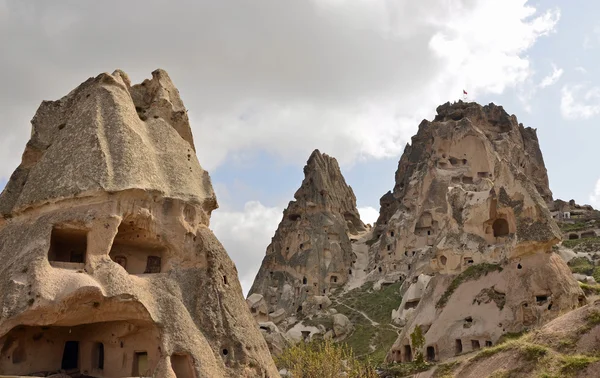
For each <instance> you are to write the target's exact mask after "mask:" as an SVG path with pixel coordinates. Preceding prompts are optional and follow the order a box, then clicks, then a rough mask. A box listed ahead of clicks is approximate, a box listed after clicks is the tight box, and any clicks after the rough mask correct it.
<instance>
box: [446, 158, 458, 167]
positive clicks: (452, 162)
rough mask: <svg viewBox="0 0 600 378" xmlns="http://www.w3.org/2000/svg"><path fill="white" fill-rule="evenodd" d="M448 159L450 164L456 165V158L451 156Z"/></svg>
mask: <svg viewBox="0 0 600 378" xmlns="http://www.w3.org/2000/svg"><path fill="white" fill-rule="evenodd" d="M448 161H450V164H452V165H458V159H457V158H454V157H451V158H450V159H448Z"/></svg>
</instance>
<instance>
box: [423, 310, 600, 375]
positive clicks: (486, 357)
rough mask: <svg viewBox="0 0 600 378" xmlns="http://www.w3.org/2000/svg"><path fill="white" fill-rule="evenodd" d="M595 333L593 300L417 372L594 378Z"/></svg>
mask: <svg viewBox="0 0 600 378" xmlns="http://www.w3.org/2000/svg"><path fill="white" fill-rule="evenodd" d="M599 337H600V301H595V302H593V303H591V304H589V305H587V306H585V307H582V308H579V309H577V310H575V311H571V312H569V313H567V314H565V315H562V316H560V317H558V318H556V319H554V320H552V321H551V322H549V323H548V324H546V325H544V326H543V327H542V328H541V329H538V330H535V331H532V332H529V333H527V334H525V335H522V336H519V335H509V337H507V338H505V339H503V340H501V342H500V343H499V344H498V345H497V346H494V347H491V348H486V349H484V350H482V351H480V352H477V353H469V354H466V355H464V356H460V357H458V358H457V359H456V360H455V361H453V362H450V363H446V364H442V365H438V366H436V367H434V368H433V369H432V371H428V372H426V373H421V374H418V375H417V376H433V377H460V378H479V377H596V376H598V369H600V358H598V354H597V351H598V338H599Z"/></svg>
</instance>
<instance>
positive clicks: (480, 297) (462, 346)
mask: <svg viewBox="0 0 600 378" xmlns="http://www.w3.org/2000/svg"><path fill="white" fill-rule="evenodd" d="M551 201H552V193H551V192H550V190H549V187H548V177H547V174H546V169H545V167H544V162H543V158H542V154H541V152H540V149H539V144H538V140H537V136H536V133H535V130H533V129H531V128H525V127H523V125H521V124H519V123H518V121H517V119H516V117H515V116H509V115H508V114H507V113H506V112H505V111H504V109H503V108H502V107H500V106H496V105H494V104H490V105H487V106H480V105H478V104H476V103H464V102H458V103H454V104H450V103H447V104H445V105H442V106H440V107H438V109H437V116H436V117H435V119H434V120H433V122H430V121H426V120H424V121H423V122H422V123H421V124H420V125H419V130H418V133H417V135H415V136H414V137H413V139H412V144H411V145H409V146H407V147H406V149H405V151H404V154H403V155H402V158H401V159H400V162H399V165H398V170H397V172H396V184H395V187H394V190H393V192H389V193H387V194H386V195H384V196H383V197H382V199H381V211H380V217H379V219H378V221H377V225H376V227H375V229H374V237H373V239H372V240H371V241H370V244H371V247H370V258H371V260H370V265H369V268H368V269H369V271H370V272H372V273H370V274H371V275H372V276H373V278H375V277H376V276H377V275H379V277H380V279H385V277H387V276H397V275H398V274H399V275H400V277H401V278H404V279H405V282H404V284H403V285H402V288H401V292H400V294H401V295H402V296H403V298H402V304H401V305H400V307H399V308H398V310H397V311H395V312H394V314H393V316H394V319H395V322H396V324H397V325H398V326H400V327H402V331H401V332H400V335H399V337H398V339H397V341H396V343H395V344H394V346H393V348H392V350H391V351H390V353H389V355H388V359H389V360H392V361H410V360H411V359H412V358H413V356H414V354H415V353H416V352H417V351H415V350H414V349H413V346H412V344H411V340H410V339H411V338H410V335H411V334H412V333H413V332H414V330H415V327H420V328H421V330H422V331H423V333H424V336H425V346H424V348H423V351H422V352H423V353H425V354H426V355H427V357H428V358H429V359H430V360H445V359H447V358H449V357H452V356H454V355H456V354H460V353H463V352H467V351H470V350H476V349H479V348H483V347H485V346H489V345H494V344H495V343H496V342H497V341H498V340H499V339H500V337H501V336H502V335H503V334H506V333H509V332H520V331H522V330H524V329H528V328H531V327H536V326H540V325H542V324H544V323H546V322H548V321H549V320H551V319H553V318H555V317H557V316H558V315H559V314H560V313H562V312H565V311H569V310H572V309H574V308H576V307H577V306H578V305H579V303H580V301H581V300H582V298H583V293H582V291H581V289H580V288H579V286H578V284H577V282H576V281H575V280H574V279H573V278H572V276H571V273H570V271H569V269H568V267H567V266H566V264H565V263H564V261H562V259H560V257H559V256H558V255H556V254H554V253H552V246H553V245H555V244H556V243H558V242H559V241H560V240H561V232H560V230H559V228H558V227H557V225H556V223H555V221H554V220H553V219H552V217H551V214H550V211H549V210H548V207H547V203H550V202H551Z"/></svg>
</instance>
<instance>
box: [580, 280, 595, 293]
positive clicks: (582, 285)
mask: <svg viewBox="0 0 600 378" xmlns="http://www.w3.org/2000/svg"><path fill="white" fill-rule="evenodd" d="M579 287H580V288H581V290H583V292H584V293H585V295H599V294H600V285H590V284H586V283H583V282H580V283H579Z"/></svg>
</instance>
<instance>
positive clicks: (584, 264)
mask: <svg viewBox="0 0 600 378" xmlns="http://www.w3.org/2000/svg"><path fill="white" fill-rule="evenodd" d="M580 240H582V239H580ZM563 244H564V242H563ZM567 265H569V268H571V272H573V273H579V274H585V275H586V276H589V275H591V274H592V273H593V272H594V268H595V267H594V264H592V262H591V261H590V260H588V259H587V258H585V257H575V258H574V259H572V260H571V261H569V263H568V264H567Z"/></svg>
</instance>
